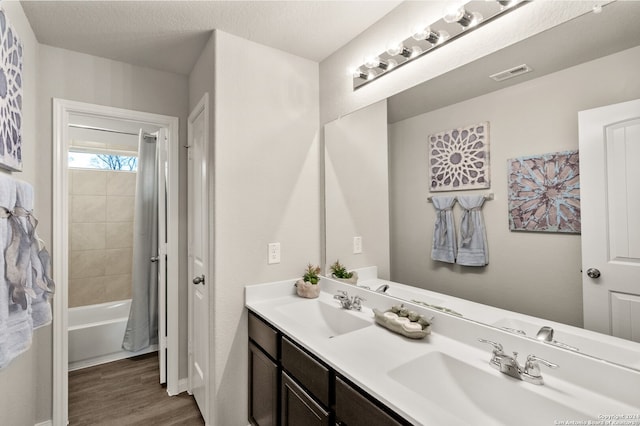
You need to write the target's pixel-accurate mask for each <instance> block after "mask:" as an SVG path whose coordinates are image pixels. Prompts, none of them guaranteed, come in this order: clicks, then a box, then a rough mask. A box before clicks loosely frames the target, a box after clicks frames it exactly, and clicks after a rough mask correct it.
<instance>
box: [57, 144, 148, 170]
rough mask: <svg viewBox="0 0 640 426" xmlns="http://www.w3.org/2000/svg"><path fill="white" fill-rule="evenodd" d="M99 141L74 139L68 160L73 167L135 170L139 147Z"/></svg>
mask: <svg viewBox="0 0 640 426" xmlns="http://www.w3.org/2000/svg"><path fill="white" fill-rule="evenodd" d="M135 148H136V149H133V147H129V146H122V145H114V144H107V143H99V142H86V141H72V142H71V145H70V146H69V154H68V157H67V161H68V164H69V168H72V169H99V170H119V171H128V172H135V171H136V170H137V169H138V152H137V147H135Z"/></svg>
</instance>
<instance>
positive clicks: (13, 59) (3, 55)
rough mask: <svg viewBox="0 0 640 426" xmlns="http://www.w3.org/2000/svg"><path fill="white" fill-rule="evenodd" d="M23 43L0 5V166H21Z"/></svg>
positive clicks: (17, 168) (14, 167)
mask: <svg viewBox="0 0 640 426" xmlns="http://www.w3.org/2000/svg"><path fill="white" fill-rule="evenodd" d="M21 126H22V44H21V43H20V40H19V39H18V34H17V33H16V32H15V30H14V29H13V28H12V27H11V25H9V21H8V20H7V17H6V15H5V13H4V10H2V9H0V167H4V168H7V169H11V170H22V128H21Z"/></svg>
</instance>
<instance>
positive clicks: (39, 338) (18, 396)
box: [0, 1, 52, 425]
mask: <svg viewBox="0 0 640 426" xmlns="http://www.w3.org/2000/svg"><path fill="white" fill-rule="evenodd" d="M2 8H3V9H4V11H5V15H6V17H7V19H8V21H9V23H10V24H11V26H12V27H13V28H14V29H15V30H16V32H17V33H18V36H19V37H20V41H21V43H22V47H23V57H22V59H23V74H22V77H23V78H22V81H23V93H22V95H23V97H22V159H23V171H22V173H17V172H14V173H12V174H13V176H14V177H16V178H18V179H21V180H24V181H27V182H29V183H31V184H32V185H34V187H35V206H34V213H35V215H36V217H37V218H38V219H39V221H40V224H39V225H38V229H37V230H38V234H39V236H40V238H42V239H43V240H44V241H45V242H46V243H47V245H48V247H51V245H52V241H51V206H50V200H51V196H50V194H48V193H47V192H50V191H51V190H50V189H49V190H47V186H48V187H49V188H50V186H51V185H50V180H51V173H50V170H51V168H50V167H49V173H47V171H46V169H44V170H43V169H42V165H43V160H42V158H41V151H42V148H43V146H47V145H46V143H43V142H42V141H41V140H40V139H39V138H38V135H37V127H38V122H39V121H38V117H37V116H36V115H37V113H38V108H37V103H38V97H37V90H38V73H39V70H40V69H41V66H40V63H39V60H38V50H39V44H38V42H37V40H36V38H35V35H34V33H33V31H32V30H31V26H30V25H29V22H28V21H27V18H26V16H25V14H24V12H23V10H22V6H21V5H20V3H19V2H13V1H11V2H8V1H4V2H2ZM49 161H51V157H50V156H49ZM0 173H9V172H7V171H5V170H0ZM45 183H46V184H47V185H46V186H45V188H44V189H42V185H44V184H45ZM51 330H52V329H51V326H46V327H43V328H41V329H38V330H36V331H35V334H34V337H33V344H32V346H31V349H29V350H28V351H27V352H25V353H23V354H22V355H20V356H19V357H17V358H16V359H14V360H13V361H12V363H11V364H9V366H7V367H5V368H4V369H2V370H0V424H15V425H33V424H35V423H36V422H39V421H43V420H47V419H50V418H51V413H52V408H51V389H52V365H51V356H52V355H51V346H52V340H51V339H52V337H51V336H52V331H51Z"/></svg>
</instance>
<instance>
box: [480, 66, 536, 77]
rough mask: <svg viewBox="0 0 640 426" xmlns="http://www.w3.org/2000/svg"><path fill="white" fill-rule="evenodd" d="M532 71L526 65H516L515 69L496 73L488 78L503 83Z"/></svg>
mask: <svg viewBox="0 0 640 426" xmlns="http://www.w3.org/2000/svg"><path fill="white" fill-rule="evenodd" d="M531 71H533V68H531V67H530V66H529V65H527V64H522V65H518V66H517V67H513V68H510V69H508V70H504V71H500V72H497V73H495V74H493V75H490V76H489V77H490V78H492V79H494V80H495V81H504V80H507V79H510V78H513V77H517V76H519V75H522V74H526V73H528V72H531Z"/></svg>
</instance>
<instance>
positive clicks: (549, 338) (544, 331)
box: [536, 325, 553, 342]
mask: <svg viewBox="0 0 640 426" xmlns="http://www.w3.org/2000/svg"><path fill="white" fill-rule="evenodd" d="M536 339H538V340H540V341H542V342H553V328H551V327H549V326H547V325H545V326H544V327H541V328H540V330H538V334H536Z"/></svg>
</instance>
